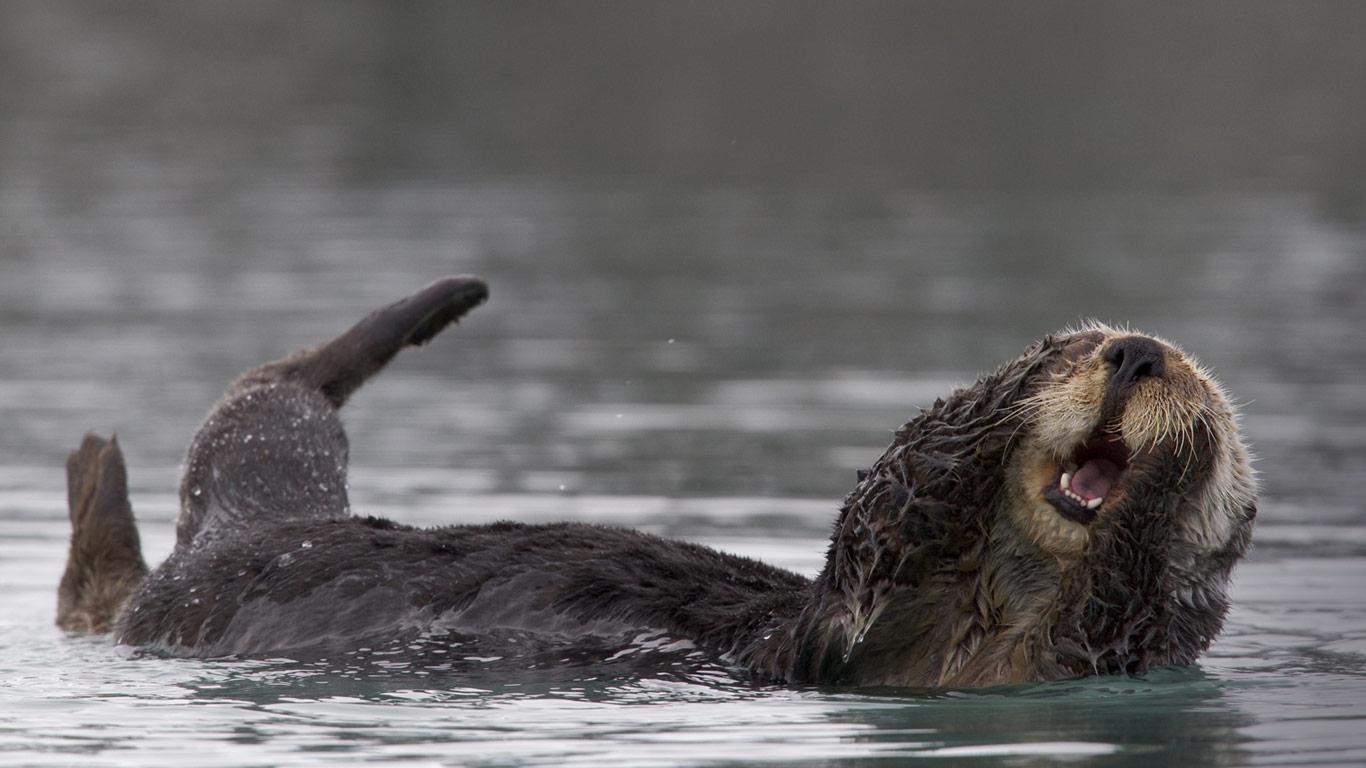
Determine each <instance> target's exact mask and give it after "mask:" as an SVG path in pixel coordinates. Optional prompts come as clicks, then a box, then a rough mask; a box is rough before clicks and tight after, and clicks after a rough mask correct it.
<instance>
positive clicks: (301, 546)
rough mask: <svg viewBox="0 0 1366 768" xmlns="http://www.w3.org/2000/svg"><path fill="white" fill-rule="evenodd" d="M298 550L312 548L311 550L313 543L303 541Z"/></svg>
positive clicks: (306, 540)
mask: <svg viewBox="0 0 1366 768" xmlns="http://www.w3.org/2000/svg"><path fill="white" fill-rule="evenodd" d="M299 548H300V549H312V548H313V542H311V541H309V540H308V539H304V542H303V543H302V544H300V545H299Z"/></svg>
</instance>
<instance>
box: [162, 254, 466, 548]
mask: <svg viewBox="0 0 1366 768" xmlns="http://www.w3.org/2000/svg"><path fill="white" fill-rule="evenodd" d="M488 295H489V292H488V287H487V286H486V285H484V281H483V280H480V279H479V278H477V277H447V278H445V279H442V280H438V281H436V282H435V283H432V284H431V285H429V286H427V287H426V288H423V289H422V290H420V291H418V292H417V293H414V294H413V295H411V296H409V297H407V298H405V299H402V300H400V301H397V302H395V303H393V304H390V305H389V306H387V307H384V308H383V309H380V310H377V311H375V312H372V313H370V314H369V315H368V316H366V317H365V318H364V319H362V320H361V321H360V322H358V323H356V324H355V325H353V326H351V328H350V329H349V330H347V331H346V332H345V333H343V334H342V335H340V336H338V337H337V338H335V339H333V340H331V341H329V342H326V343H324V344H321V345H319V346H317V347H312V348H309V349H304V350H301V351H299V352H295V353H294V354H292V355H290V356H288V357H286V358H284V359H282V360H277V361H275V362H273V363H267V364H265V365H262V366H260V367H258V368H254V369H252V370H250V371H247V372H246V373H244V374H242V375H241V376H240V377H238V379H237V380H236V381H235V382H233V384H232V385H231V386H230V387H228V392H227V394H226V395H225V396H224V398H223V400H222V401H221V402H220V403H219V404H218V405H217V406H215V408H214V410H213V411H212V412H211V413H210V414H209V417H208V418H207V419H206V420H205V421H204V424H203V425H202V426H200V428H199V432H198V433H197V434H196V435H195V438H194V441H193V442H192V443H191V445H190V451H189V454H188V456H187V457H186V461H185V475H184V477H182V478H181V485H180V516H179V518H178V519H177V520H176V542H177V543H176V546H177V547H184V546H188V545H190V544H191V543H192V542H193V541H194V540H195V539H196V538H197V537H200V536H201V535H205V534H211V533H212V532H214V531H224V530H230V529H240V528H244V527H249V526H251V525H253V524H254V523H255V522H256V521H261V520H270V521H280V520H285V519H297V518H313V519H334V518H341V517H346V516H347V515H349V514H350V503H349V501H348V500H347V495H346V463H347V454H348V447H347V440H346V431H345V430H344V429H343V428H342V423H341V419H340V418H338V415H337V409H338V408H340V407H341V406H342V404H344V403H345V402H346V400H347V398H348V397H350V396H351V394H352V393H354V392H355V391H356V390H357V389H359V388H360V386H361V385H362V384H364V383H365V381H366V379H369V378H370V377H371V376H373V375H375V374H376V373H378V372H379V371H380V369H382V368H383V367H384V366H385V364H386V363H388V362H389V361H390V360H392V359H393V358H394V355H396V354H398V352H399V350H401V349H403V348H404V347H407V346H413V345H418V344H425V343H426V342H427V341H429V340H430V339H431V338H432V337H434V336H436V334H437V333H439V332H441V330H442V329H443V328H445V327H446V326H448V325H450V324H451V323H453V322H455V321H456V320H457V319H459V318H460V317H461V316H462V315H464V314H465V313H466V312H468V311H469V310H471V309H473V308H474V307H476V306H478V305H479V304H481V303H482V302H483V301H484V300H485V299H486V298H488Z"/></svg>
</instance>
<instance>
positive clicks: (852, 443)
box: [0, 2, 1366, 766]
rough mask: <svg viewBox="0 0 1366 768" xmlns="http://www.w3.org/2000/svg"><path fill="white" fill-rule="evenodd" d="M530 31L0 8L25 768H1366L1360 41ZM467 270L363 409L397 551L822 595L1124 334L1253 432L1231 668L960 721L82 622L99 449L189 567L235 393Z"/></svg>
mask: <svg viewBox="0 0 1366 768" xmlns="http://www.w3.org/2000/svg"><path fill="white" fill-rule="evenodd" d="M525 7H526V6H525V5H523V4H487V5H473V4H422V3H405V4H398V5H396V4H388V3H363V2H355V3H350V2H348V3H334V2H328V3H327V4H326V5H325V7H324V6H322V5H313V4H310V3H307V2H303V3H297V4H290V5H289V6H284V7H280V6H275V5H269V6H255V5H243V4H232V5H221V4H213V3H174V4H166V5H156V4H153V5H144V6H137V7H124V6H120V7H119V8H117V9H115V8H113V7H106V6H102V5H88V4H84V5H77V4H66V3H55V2H54V3H7V4H4V5H2V6H0V90H3V91H4V93H5V94H6V101H5V103H6V108H5V110H3V113H0V585H3V587H4V592H5V594H6V599H5V611H4V613H3V616H0V750H3V751H4V754H5V755H6V757H5V759H4V760H3V761H0V762H5V763H7V764H16V765H18V764H23V765H69V764H72V763H80V764H82V765H122V764H130V763H132V764H147V765H183V764H190V763H193V764H196V765H243V764H258V765H259V764H275V765H279V764H312V763H317V762H320V761H325V762H362V761H365V762H370V761H377V760H389V761H394V762H408V763H420V764H426V763H446V764H486V765H508V764H538V763H539V764H550V765H573V764H583V765H590V764H591V765H602V764H619V765H626V764H632V765H671V764H677V763H706V762H737V761H738V762H793V763H806V764H825V763H839V764H846V763H848V764H861V763H869V764H872V763H877V764H883V765H885V764H895V763H897V762H901V761H902V760H904V759H905V758H907V757H910V756H914V757H916V758H918V759H923V760H931V761H938V762H942V763H946V764H954V765H977V764H982V763H996V764H1007V765H1022V764H1023V765H1034V764H1047V763H1051V762H1054V761H1058V760H1064V759H1076V760H1081V761H1093V762H1095V763H1096V764H1100V765H1129V764H1135V765H1137V764H1149V765H1171V764H1180V765H1193V766H1196V765H1232V764H1243V763H1257V764H1281V763H1292V762H1293V763H1302V764H1323V765H1354V764H1362V763H1366V737H1363V736H1362V733H1361V732H1362V727H1361V726H1362V724H1363V722H1366V681H1364V680H1363V678H1366V597H1363V593H1362V591H1361V589H1360V585H1361V584H1362V583H1363V582H1366V533H1363V531H1366V508H1363V505H1362V503H1361V499H1362V498H1363V496H1366V488H1363V484H1364V483H1366V476H1364V475H1363V474H1362V473H1361V472H1360V468H1361V467H1362V466H1364V465H1366V407H1363V405H1362V402H1363V398H1362V396H1361V395H1362V388H1361V380H1362V375H1363V374H1364V373H1366V345H1363V344H1361V343H1360V339H1361V337H1362V334H1363V332H1364V331H1366V290H1364V289H1366V231H1364V230H1363V226H1362V224H1361V221H1362V216H1361V205H1362V200H1364V199H1366V193H1363V191H1362V190H1363V186H1362V181H1361V180H1362V178H1363V177H1366V174H1364V173H1363V170H1362V169H1363V168H1364V167H1366V165H1364V164H1366V153H1363V151H1362V148H1363V146H1366V144H1363V142H1362V141H1361V140H1360V137H1361V136H1362V135H1366V109H1363V104H1366V102H1363V100H1362V99H1361V98H1360V88H1359V85H1360V82H1361V76H1360V73H1361V72H1362V71H1363V70H1366V61H1363V56H1366V54H1364V53H1363V52H1366V46H1363V45H1360V44H1359V43H1360V38H1361V30H1362V28H1363V27H1362V23H1363V13H1364V12H1363V10H1362V8H1363V7H1366V6H1357V5H1353V4H1332V3H1296V4H1291V5H1281V4H1263V3H1258V2H1252V3H1244V4H1240V6H1239V9H1240V11H1239V12H1238V13H1230V12H1229V9H1228V8H1227V6H1225V5H1223V4H1206V3H1190V4H1185V5H1183V10H1182V14H1181V16H1180V19H1179V22H1180V23H1175V22H1174V21H1173V18H1172V17H1170V16H1169V14H1168V13H1167V11H1164V10H1161V9H1155V10H1153V9H1146V8H1138V7H1134V8H1128V7H1125V9H1124V10H1122V11H1121V10H1120V7H1119V6H1115V7H1111V6H1095V5H1092V6H1088V10H1087V11H1086V12H1084V13H1077V9H1076V8H1072V7H1071V6H1044V5H1022V6H1019V7H1012V8H1010V9H1005V8H1000V7H997V6H994V5H993V6H992V7H991V8H990V9H988V10H984V9H983V8H981V7H979V6H977V5H976V4H973V3H955V4H946V5H944V6H942V7H933V8H931V7H929V6H925V5H924V4H915V3H887V4H883V3H868V4H861V5H859V6H857V7H852V6H848V5H847V4H840V5H839V6H838V13H836V12H835V11H834V10H833V8H834V7H833V6H832V7H830V8H824V7H823V6H821V5H820V4H800V6H798V7H794V6H790V5H783V6H782V8H781V10H775V8H774V6H773V5H772V4H768V3H743V4H726V3H710V2H699V3H688V4H682V5H671V6H668V7H667V8H666V7H665V6H641V5H637V4H626V5H625V6H618V5H615V4H611V3H575V4H572V5H563V6H561V5H548V6H538V7H537V8H536V13H534V14H530V15H528V14H527V13H526V12H525V11H524V10H523V9H524V8H525ZM778 33H781V34H778ZM778 40H782V41H786V42H784V43H783V44H781V45H780V44H778V43H777V42H775V41H778ZM1045 40H1047V41H1049V42H1048V44H1047V46H1046V47H1047V49H1048V51H1047V53H1048V55H1044V52H1043V51H1041V50H1040V46H1041V44H1042V43H1041V41H1045ZM623 62H624V64H623ZM1231 86H1236V87H1231ZM1079 190H1080V191H1079ZM451 272H472V273H478V274H481V275H483V276H485V277H486V278H488V280H489V282H490V284H491V286H492V294H493V295H492V299H491V301H490V302H489V304H488V305H487V306H484V307H481V308H480V309H478V310H477V311H476V312H475V313H474V314H473V315H472V316H471V317H470V318H469V319H468V320H467V321H466V322H464V323H463V324H462V325H461V326H460V327H459V328H457V329H454V330H453V331H452V332H449V333H448V334H446V335H443V336H442V337H441V338H440V339H439V340H437V341H436V342H435V343H434V344H432V345H431V346H430V347H429V348H428V349H425V350H423V351H421V352H420V353H410V354H405V355H404V356H403V357H402V358H400V359H399V361H398V362H397V363H396V364H395V365H394V366H393V368H392V369H391V370H389V371H387V372H386V373H385V374H384V375H383V376H382V377H381V378H380V379H379V380H378V381H376V382H375V383H374V384H373V385H372V386H371V387H369V388H368V389H366V390H365V391H363V392H362V393H360V394H359V395H358V396H357V397H356V398H355V399H354V401H353V402H352V403H351V404H350V405H349V406H348V410H347V412H346V421H347V425H348V429H349V431H350V434H351V437H352V444H353V455H352V460H353V466H354V467H355V471H354V472H353V474H352V487H351V498H352V500H353V502H354V504H355V506H356V508H357V509H358V510H362V511H365V512H369V513H376V514H383V515H387V516H390V517H393V518H396V519H399V520H402V521H405V522H412V523H417V524H423V525H435V524H441V523H445V522H452V521H457V520H459V521H473V522H480V521H490V520H496V519H504V518H511V519H519V520H529V521H546V520H555V519H566V518H568V519H576V520H586V521H594V522H602V523H608V524H618V525H630V526H635V527H640V528H644V529H647V530H650V531H652V532H656V533H661V534H664V535H669V536H677V537H683V538H688V539H691V540H695V541H700V542H703V543H706V544H709V545H712V546H716V547H719V548H722V549H725V550H728V551H734V552H739V553H742V554H748V555H752V556H755V557H759V558H762V559H764V560H766V561H769V562H773V563H776V564H778V565H782V566H784V567H789V568H793V569H796V570H798V571H801V572H803V573H808V574H810V573H814V572H815V571H816V569H818V568H819V566H820V564H821V562H822V558H823V551H824V550H823V547H824V539H825V537H826V536H827V535H828V531H829V525H830V522H831V520H832V519H833V516H834V512H835V510H836V508H837V505H838V502H839V499H840V498H841V497H842V495H843V494H844V493H845V491H846V490H847V489H848V488H849V487H850V486H851V485H852V482H853V478H854V472H855V471H856V470H857V469H859V468H862V467H864V466H866V465H867V464H868V463H869V462H870V461H872V460H873V459H874V458H875V457H876V456H877V455H878V454H879V453H880V452H881V450H882V448H883V447H884V446H885V444H886V443H887V442H888V440H889V439H890V433H891V430H893V429H894V428H895V427H896V426H898V425H899V424H901V423H902V422H903V421H905V420H906V419H907V418H908V417H910V416H912V415H913V414H914V413H915V411H916V408H917V407H919V406H922V405H926V404H928V403H930V402H932V401H933V399H934V398H935V397H936V396H939V395H942V394H944V393H946V392H947V391H948V390H949V389H951V388H952V386H954V385H955V384H956V383H963V382H967V381H969V380H971V379H973V378H975V377H976V376H977V374H979V373H980V372H982V371H984V370H987V369H989V368H991V367H993V366H994V365H996V364H997V363H999V362H1001V361H1003V360H1005V359H1007V358H1010V357H1013V356H1014V355H1015V354H1017V353H1018V351H1019V350H1020V349H1021V348H1023V347H1024V346H1025V345H1026V344H1027V343H1029V342H1030V341H1032V340H1033V339H1035V338H1036V337H1038V336H1039V335H1041V334H1043V333H1046V332H1048V331H1050V330H1053V329H1056V328H1059V327H1061V326H1064V325H1067V324H1069V323H1074V322H1076V321H1078V320H1079V319H1082V318H1086V317H1095V318H1099V319H1102V320H1108V321H1113V322H1116V323H1129V324H1132V325H1133V326H1135V327H1137V328H1141V329H1144V330H1148V331H1151V332H1154V333H1158V334H1161V335H1164V336H1167V337H1170V338H1172V339H1174V340H1176V341H1177V342H1179V343H1181V344H1182V345H1183V346H1184V347H1186V348H1187V349H1188V350H1189V351H1191V352H1193V353H1195V354H1196V355H1198V356H1199V357H1200V358H1201V359H1202V360H1203V361H1204V362H1205V363H1206V364H1207V365H1209V366H1210V367H1211V368H1213V369H1214V371H1215V372H1216V374H1217V375H1218V377H1219V378H1220V379H1221V380H1222V381H1223V382H1224V383H1225V384H1226V385H1227V387H1228V389H1229V390H1230V391H1231V392H1232V393H1233V394H1234V395H1235V397H1237V398H1239V399H1240V400H1241V401H1242V402H1243V403H1245V406H1244V412H1245V414H1246V418H1245V427H1246V430H1247V433H1248V436H1249V438H1250V440H1251V442H1252V443H1253V445H1254V446H1255V448H1256V450H1257V453H1258V454H1259V455H1260V461H1259V462H1258V468H1259V470H1260V472H1261V475H1262V479H1263V482H1264V486H1265V493H1264V496H1263V501H1262V504H1261V511H1260V516H1259V529H1258V531H1257V534H1256V540H1257V545H1256V549H1255V550H1254V553H1253V555H1252V557H1251V559H1250V560H1249V561H1248V562H1247V563H1245V564H1244V565H1243V566H1242V567H1241V568H1240V569H1239V570H1238V571H1237V572H1236V577H1235V578H1236V581H1235V586H1234V590H1235V592H1234V610H1233V612H1232V614H1231V616H1230V620H1229V627H1228V630H1227V631H1226V633H1225V635H1224V636H1223V637H1222V638H1221V639H1220V640H1219V641H1218V643H1217V644H1216V645H1215V647H1214V648H1213V650H1212V651H1211V653H1210V654H1209V655H1208V656H1207V657H1206V658H1205V659H1204V660H1203V662H1202V664H1201V666H1200V668H1199V669H1197V670H1181V671H1172V670H1166V671H1160V672H1156V673H1153V674H1152V675H1150V676H1149V677H1147V678H1145V679H1142V680H1128V679H1103V680H1088V681H1081V682H1073V683H1062V684H1052V685H1044V686H1026V687H1018V688H1009V689H999V690H991V691H937V692H925V691H858V692H851V691H829V690H795V691H793V690H785V689H775V688H768V687H762V686H754V685H752V684H750V683H747V682H745V681H743V680H740V679H737V678H735V677H734V676H733V675H732V674H731V673H730V672H729V671H728V670H725V669H719V668H715V667H711V666H708V665H706V664H703V663H699V662H698V661H697V660H696V659H693V658H692V657H691V656H690V655H689V654H688V652H687V650H686V649H682V648H661V647H653V646H651V645H650V643H651V642H653V641H652V639H650V638H641V639H639V643H638V644H637V645H636V646H634V647H633V652H632V653H629V654H626V655H625V656H619V657H618V656H616V651H619V650H621V649H620V648H617V649H614V650H613V652H612V653H604V654H599V655H597V656H593V655H591V654H589V655H586V656H584V657H581V658H577V659H571V660H568V661H562V660H561V659H560V658H559V657H555V658H542V657H538V656H536V655H535V654H531V655H530V656H529V657H519V658H516V659H513V658H492V657H490V656H488V655H487V654H484V653H481V652H480V649H479V648H477V647H473V646H471V647H466V646H463V645H456V644H454V643H447V644H446V647H445V650H447V651H448V653H447V655H449V653H450V652H456V651H458V652H460V657H459V658H453V659H449V660H443V659H440V658H435V657H439V656H441V655H442V654H439V653H427V654H426V655H421V654H420V655H419V657H417V658H415V657H414V656H413V655H412V654H408V655H404V654H402V653H399V654H398V655H396V656H394V655H388V654H389V653H390V651H392V650H394V649H391V648H386V647H377V648H372V649H370V650H369V651H366V652H363V653H358V654H354V655H351V656H344V657H340V658H330V659H312V660H309V659H267V660H254V661H243V660H231V661H217V662H202V661H190V660H176V659H159V658H149V657H141V656H136V655H133V654H130V653H128V652H127V651H125V650H120V649H112V648H110V647H108V646H107V644H105V643H103V642H100V641H97V640H85V639H78V638H67V637H64V636H62V635H60V633H58V632H57V630H56V629H55V628H54V627H53V626H52V618H53V602H54V594H55V585H56V584H57V581H58V578H59V576H60V571H61V567H62V561H63V557H64V555H65V547H66V525H67V523H66V519H65V513H64V508H65V499H64V489H65V481H64V478H63V476H62V463H63V461H64V458H65V455H66V452H67V451H68V450H70V449H71V448H72V447H73V446H74V445H75V443H76V442H77V440H78V439H79V437H80V435H81V433H82V432H84V431H85V430H87V429H95V430H98V431H100V432H110V431H117V432H118V433H119V436H120V439H121V442H122V444H123V446H124V450H125V453H126V454H127V457H128V460H129V465H130V473H131V481H132V485H133V494H132V495H133V502H134V506H135V508H136V511H137V514H138V516H139V519H140V520H141V522H142V532H143V540H144V543H145V547H146V549H147V552H148V555H149V560H153V561H155V560H157V559H159V558H160V557H161V556H164V554H165V553H166V552H167V551H168V550H169V548H170V544H171V526H172V522H171V521H172V519H173V516H174V514H175V509H176V500H175V495H174V490H175V487H176V483H177V480H178V463H179V461H180V459H181V456H182V455H183V451H184V448H185V444H186V442H187V440H188V438H189V436H190V434H191V433H192V432H193V430H194V428H195V426H196V425H197V424H198V422H199V420H200V419H201V418H202V416H203V414H204V412H205V411H206V410H207V408H208V407H209V405H210V404H211V403H212V402H213V401H214V399H215V398H216V397H217V396H218V394H219V392H220V391H221V388H222V386H223V384H224V383H225V382H226V381H228V380H229V379H230V378H231V377H232V376H233V375H234V374H236V373H237V372H238V371H240V370H241V369H243V368H245V367H247V366H249V365H252V364H254V363H257V362H259V361H262V360H265V359H270V358H273V357H276V356H278V355H280V354H281V353H283V352H286V351H288V350H291V349H293V348H295V347H298V346H302V345H305V344H309V343H313V342H315V341H317V340H319V339H322V338H327V337H330V336H331V335H332V334H333V333H335V332H336V331H338V330H340V329H341V328H343V327H345V326H346V325H348V324H349V323H350V322H351V321H352V320H354V319H355V318H356V317H357V316H358V315H359V314H361V313H364V312H366V311H369V310H370V309H372V308H373V307H375V306H377V305H379V304H381V303H384V302H386V301H389V300H391V299H393V298H395V297H397V296H401V295H404V294H406V293H407V292H409V291H410V290H411V289H413V288H414V287H415V286H418V285H421V284H424V283H426V282H427V281H429V280H431V279H432V278H434V277H436V276H438V275H443V274H447V273H451ZM440 649H441V647H440V645H439V644H435V645H434V646H433V647H429V648H426V649H425V651H433V650H440ZM408 650H410V651H411V650H412V649H408ZM614 657H615V658H614ZM532 664H534V665H535V668H534V669H529V668H527V667H528V666H529V665H532Z"/></svg>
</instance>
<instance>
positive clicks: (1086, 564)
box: [998, 325, 1257, 672]
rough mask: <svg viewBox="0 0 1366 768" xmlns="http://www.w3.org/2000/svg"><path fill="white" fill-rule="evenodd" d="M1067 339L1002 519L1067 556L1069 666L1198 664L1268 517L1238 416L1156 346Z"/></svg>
mask: <svg viewBox="0 0 1366 768" xmlns="http://www.w3.org/2000/svg"><path fill="white" fill-rule="evenodd" d="M1053 343H1054V344H1055V345H1056V346H1057V351H1056V352H1055V354H1054V355H1053V356H1052V359H1051V360H1050V361H1049V362H1047V363H1046V364H1045V366H1044V370H1045V373H1044V375H1042V376H1040V377H1039V378H1038V380H1037V383H1036V384H1035V385H1034V386H1033V387H1032V392H1031V393H1030V394H1029V395H1028V396H1026V397H1025V398H1023V399H1022V400H1021V404H1020V408H1019V416H1020V423H1019V425H1018V429H1019V440H1018V443H1017V444H1016V445H1015V446H1014V447H1013V449H1012V450H1011V451H1010V453H1009V457H1008V458H1007V460H1006V463H1005V468H1006V482H1007V486H1006V488H1005V489H1003V491H1004V492H1003V493H1002V494H1001V496H1000V501H1001V505H1000V507H999V508H998V514H1002V515H1005V516H1008V518H1009V519H1008V524H1009V526H1010V528H1012V529H1013V530H1014V531H1015V532H1017V533H1018V534H1020V535H1022V536H1023V537H1024V538H1027V539H1028V540H1029V542H1030V543H1032V545H1033V546H1034V547H1037V550H1038V551H1041V552H1044V553H1047V554H1048V555H1050V556H1052V557H1053V558H1056V561H1057V565H1058V571H1059V574H1060V576H1059V581H1060V592H1061V594H1060V597H1059V602H1058V614H1057V622H1056V624H1055V625H1054V626H1053V628H1052V629H1051V634H1052V637H1051V640H1052V642H1053V643H1055V644H1056V646H1057V649H1058V660H1059V663H1061V664H1063V666H1065V667H1067V668H1069V669H1072V670H1073V671H1081V672H1085V671H1138V670H1142V669H1144V668H1146V667H1148V666H1150V665H1153V664H1184V663H1190V662H1192V661H1194V659H1195V658H1196V656H1197V655H1198V654H1199V653H1200V652H1201V651H1203V650H1204V649H1205V648H1207V647H1208V646H1209V644H1210V642H1211V641H1212V640H1213V639H1214V636H1215V634H1216V633H1217V632H1218V631H1219V629H1220V628H1221V627H1222V624H1223V617H1224V614H1225V613H1226V612H1227V610H1228V597H1227V585H1228V578H1229V574H1230V571H1231V569H1232V567H1233V564H1234V563H1235V562H1236V561H1237V560H1238V559H1239V558H1241V557H1242V555H1243V554H1244V553H1245V552H1246V551H1247V548H1248V546H1249V544H1250V541H1251V531H1252V520H1253V517H1254V516H1255V515H1256V494H1257V489H1256V481H1255V478H1254V474H1253V471H1252V469H1251V466H1250V462H1249V457H1248V451H1247V448H1246V446H1245V445H1244V443H1243V440H1242V437H1241V435H1240V434H1239V430H1238V422H1237V416H1236V414H1235V412H1234V410H1233V408H1232V406H1231V405H1230V403H1229V399H1228V397H1227V395H1226V394H1225V393H1224V391H1223V389H1222V388H1221V387H1220V386H1219V384H1218V383H1217V382H1215V380H1214V379H1213V377H1212V376H1211V375H1210V374H1209V373H1208V372H1207V371H1206V370H1205V369H1204V368H1202V367H1201V366H1200V364H1199V363H1198V362H1196V361H1195V360H1194V359H1193V358H1192V357H1190V356H1189V355H1187V354H1185V353H1184V352H1182V351H1181V350H1180V349H1178V348H1177V347H1176V346H1174V345H1172V344H1170V343H1168V342H1166V341H1163V340H1161V339H1158V338H1156V337H1153V336H1148V335H1145V334H1140V333H1133V332H1129V331H1122V330H1117V329H1114V328H1109V327H1105V326H1100V325H1093V326H1090V327H1088V328H1086V329H1083V330H1080V331H1077V332H1073V333H1068V334H1063V335H1060V336H1058V337H1055V339H1054V340H1053ZM1003 522H1007V521H1003Z"/></svg>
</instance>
